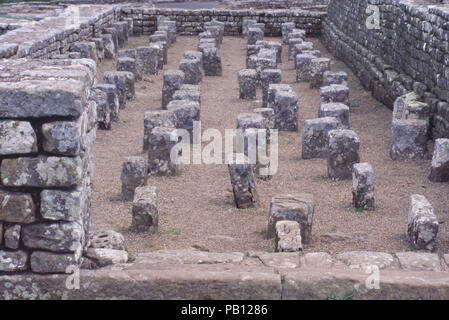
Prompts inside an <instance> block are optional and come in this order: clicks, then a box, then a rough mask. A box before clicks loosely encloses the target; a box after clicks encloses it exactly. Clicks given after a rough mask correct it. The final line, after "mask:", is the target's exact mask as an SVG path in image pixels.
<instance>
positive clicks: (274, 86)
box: [267, 83, 293, 108]
mask: <svg viewBox="0 0 449 320" xmlns="http://www.w3.org/2000/svg"><path fill="white" fill-rule="evenodd" d="M279 91H293V89H292V87H291V86H290V85H288V84H284V83H270V84H269V85H268V96H267V107H268V108H273V104H274V98H275V97H276V93H278V92H279Z"/></svg>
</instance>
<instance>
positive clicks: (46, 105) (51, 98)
mask: <svg viewBox="0 0 449 320" xmlns="http://www.w3.org/2000/svg"><path fill="white" fill-rule="evenodd" d="M87 92H88V90H87V84H86V83H84V82H82V81H78V80H72V79H65V80H61V79H57V80H56V79H55V80H52V79H47V80H24V81H20V82H0V117H5V118H41V117H52V116H67V117H79V116H80V115H81V113H82V112H83V109H84V105H85V103H86V101H87Z"/></svg>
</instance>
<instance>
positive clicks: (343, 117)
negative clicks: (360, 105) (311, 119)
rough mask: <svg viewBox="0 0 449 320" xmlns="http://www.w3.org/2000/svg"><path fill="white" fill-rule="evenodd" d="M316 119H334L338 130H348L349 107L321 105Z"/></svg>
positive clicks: (333, 104)
mask: <svg viewBox="0 0 449 320" xmlns="http://www.w3.org/2000/svg"><path fill="white" fill-rule="evenodd" d="M318 117H320V118H322V117H334V118H336V119H337V121H338V122H339V128H340V129H349V128H350V124H349V107H348V106H347V105H345V104H343V103H338V102H331V103H323V104H322V105H320V108H319V110H318Z"/></svg>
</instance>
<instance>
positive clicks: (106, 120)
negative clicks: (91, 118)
mask: <svg viewBox="0 0 449 320" xmlns="http://www.w3.org/2000/svg"><path fill="white" fill-rule="evenodd" d="M89 98H90V100H92V101H95V103H96V106H97V108H96V110H97V112H96V113H97V125H98V129H102V130H109V129H111V126H112V119H111V110H110V109H109V104H108V102H107V95H106V93H104V92H103V91H101V90H96V89H94V90H92V91H91V94H90V97H89ZM44 126H45V124H44ZM44 134H45V133H44Z"/></svg>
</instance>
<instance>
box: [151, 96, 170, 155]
mask: <svg viewBox="0 0 449 320" xmlns="http://www.w3.org/2000/svg"><path fill="white" fill-rule="evenodd" d="M176 92H177V91H176ZM176 123H177V122H176V116H175V114H174V113H173V112H172V111H168V110H155V111H148V112H145V115H144V120H143V130H144V132H143V152H145V153H146V152H148V149H149V142H148V139H149V137H150V135H151V131H153V129H154V128H155V127H173V128H174V127H175V125H176Z"/></svg>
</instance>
